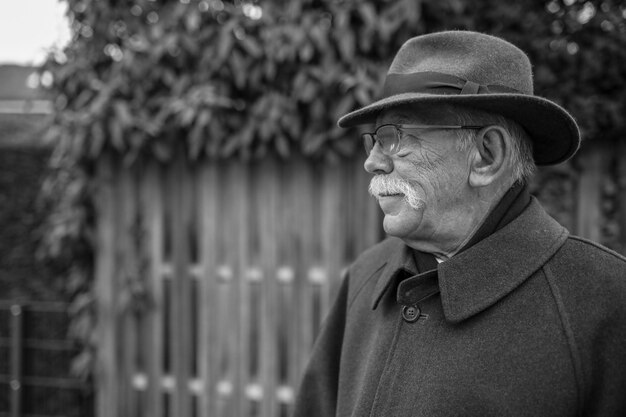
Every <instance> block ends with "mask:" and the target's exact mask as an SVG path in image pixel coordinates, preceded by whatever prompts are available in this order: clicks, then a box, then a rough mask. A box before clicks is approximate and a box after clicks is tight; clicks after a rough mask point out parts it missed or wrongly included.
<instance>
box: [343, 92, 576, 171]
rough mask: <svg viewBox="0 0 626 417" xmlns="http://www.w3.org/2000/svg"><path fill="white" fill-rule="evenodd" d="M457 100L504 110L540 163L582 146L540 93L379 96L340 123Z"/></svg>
mask: <svg viewBox="0 0 626 417" xmlns="http://www.w3.org/2000/svg"><path fill="white" fill-rule="evenodd" d="M417 103H423V104H443V103H450V104H458V105H463V106H467V107H470V108H475V109H478V110H484V111H488V112H493V113H497V114H501V115H502V116H505V117H508V118H509V119H512V120H514V121H516V122H517V123H519V124H520V125H521V126H522V127H523V128H524V129H525V130H526V132H527V133H528V134H529V136H530V137H531V139H532V141H533V157H534V159H535V163H536V164H537V165H554V164H558V163H560V162H564V161H566V160H567V159H569V158H570V157H571V156H572V155H574V154H575V153H576V151H577V150H578V147H579V146H580V132H579V130H578V125H577V124H576V122H575V121H574V119H573V118H572V116H571V115H570V114H569V113H568V112H567V111H566V110H565V109H563V108H562V107H561V106H559V105H558V104H556V103H553V102H552V101H550V100H547V99H544V98H542V97H538V96H529V95H523V94H475V95H434V94H422V93H403V94H397V95H393V96H390V97H386V98H384V99H381V100H378V101H376V102H374V103H372V104H369V105H367V106H365V107H363V108H361V109H358V110H355V111H353V112H351V113H348V114H346V115H344V116H343V117H341V118H340V119H339V121H338V122H337V124H338V125H339V127H353V126H358V125H363V124H369V123H375V122H376V118H377V117H378V115H379V114H380V112H381V111H383V110H387V109H390V108H392V107H396V106H399V105H402V104H417Z"/></svg>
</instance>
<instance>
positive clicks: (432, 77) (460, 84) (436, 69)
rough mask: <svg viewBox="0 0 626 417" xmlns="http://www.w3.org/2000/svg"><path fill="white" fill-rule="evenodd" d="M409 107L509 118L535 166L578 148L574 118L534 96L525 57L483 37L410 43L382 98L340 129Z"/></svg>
mask: <svg viewBox="0 0 626 417" xmlns="http://www.w3.org/2000/svg"><path fill="white" fill-rule="evenodd" d="M411 103H426V104H436V103H451V104H458V105H463V106H466V107H469V108H475V109H478V110H483V111H487V112H492V113H498V114H501V115H502V116H505V117H508V118H510V119H512V120H514V121H516V122H517V123H519V124H520V125H521V126H522V127H524V129H525V130H526V132H527V133H528V134H529V136H530V137H531V139H532V141H533V156H534V159H535V163H536V164H537V165H552V164H558V163H559V162H563V161H565V160H567V159H568V158H569V157H571V156H572V155H574V153H575V152H576V151H577V150H578V147H579V145H580V132H579V130H578V126H577V125H576V122H575V120H574V119H573V117H572V116H571V115H570V114H569V113H568V112H567V111H566V110H565V109H563V108H562V107H561V106H559V105H558V104H556V103H554V102H552V101H550V100H548V99H545V98H543V97H539V96H535V95H534V94H533V74H532V68H531V63H530V60H529V59H528V57H527V56H526V54H525V53H524V52H523V51H522V50H521V49H519V48H517V47H516V46H514V45H513V44H511V43H509V42H507V41H505V40H503V39H500V38H497V37H494V36H490V35H486V34H483V33H477V32H469V31H447V32H438V33H432V34H428V35H423V36H417V37H415V38H412V39H409V40H408V41H407V42H405V43H404V45H402V47H401V48H400V50H399V51H398V53H397V54H396V56H395V58H394V60H393V62H392V63H391V66H390V67H389V71H388V72H387V77H386V79H385V84H384V87H383V94H382V98H381V99H380V100H378V101H375V102H374V103H372V104H369V105H367V106H365V107H363V108H361V109H358V110H355V111H353V112H351V113H348V114H346V115H345V116H343V117H341V118H340V119H339V121H338V125H339V126H340V127H351V126H356V125H361V124H368V123H374V122H375V121H376V117H377V116H378V114H379V113H380V112H381V111H382V110H386V109H389V108H391V107H394V106H398V105H401V104H411Z"/></svg>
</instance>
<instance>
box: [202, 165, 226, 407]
mask: <svg viewBox="0 0 626 417" xmlns="http://www.w3.org/2000/svg"><path fill="white" fill-rule="evenodd" d="M218 175H219V167H218V166H217V163H214V164H207V165H205V166H204V167H203V168H202V171H201V177H200V181H199V188H200V190H199V193H200V195H201V206H200V207H201V210H200V211H199V212H200V213H201V216H202V222H201V224H202V229H201V230H202V245H201V248H200V254H201V264H202V267H203V276H202V278H203V279H202V287H201V290H200V291H201V302H200V319H199V321H198V322H199V326H200V329H199V331H200V348H199V350H198V352H199V356H200V357H199V364H200V378H201V379H202V380H203V381H204V382H205V383H204V391H203V395H202V396H201V403H200V416H201V417H209V416H216V415H218V414H217V413H218V410H217V397H216V390H215V389H216V386H217V384H218V381H219V359H220V356H221V355H220V346H221V343H219V342H218V343H216V340H217V337H219V328H218V319H219V318H220V316H219V313H220V310H219V304H218V300H219V283H218V275H217V272H218V271H217V267H218V260H217V251H216V248H217V246H218V243H217V241H218V235H217V234H218V219H219V212H218V203H219V190H218V187H219V184H220V181H219V180H220V179H219V177H218Z"/></svg>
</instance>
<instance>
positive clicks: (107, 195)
mask: <svg viewBox="0 0 626 417" xmlns="http://www.w3.org/2000/svg"><path fill="white" fill-rule="evenodd" d="M115 170H116V167H115V165H114V162H113V160H112V158H110V157H106V156H105V157H103V158H102V159H101V160H100V163H99V164H98V187H99V189H98V194H97V204H96V210H97V216H98V223H97V239H98V241H97V248H98V251H97V252H96V266H95V290H96V293H97V294H98V297H97V300H96V306H97V312H98V313H97V314H98V325H97V326H98V327H97V334H98V342H99V344H98V346H99V352H98V363H97V369H96V370H95V386H96V415H97V416H98V417H117V416H118V415H120V409H119V408H118V407H119V405H120V401H119V397H118V391H117V389H118V385H117V384H118V383H120V382H122V381H120V375H119V374H118V373H117V369H118V361H117V360H118V358H117V351H118V347H117V343H118V340H117V335H118V329H117V327H118V324H117V320H116V302H115V300H116V298H117V297H118V295H119V293H118V291H117V288H116V283H115V279H114V278H115V271H116V270H117V259H116V256H115V248H116V246H117V245H116V239H117V233H116V232H117V215H118V212H117V204H116V200H115V197H116V195H115V192H114V186H115V184H114V182H113V181H114V172H115Z"/></svg>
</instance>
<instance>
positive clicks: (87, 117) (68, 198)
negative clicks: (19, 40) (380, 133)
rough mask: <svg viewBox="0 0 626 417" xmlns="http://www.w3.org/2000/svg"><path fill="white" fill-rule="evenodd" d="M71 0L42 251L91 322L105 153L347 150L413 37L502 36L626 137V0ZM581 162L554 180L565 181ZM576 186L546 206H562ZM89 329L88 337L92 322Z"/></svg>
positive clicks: (582, 115)
mask: <svg viewBox="0 0 626 417" xmlns="http://www.w3.org/2000/svg"><path fill="white" fill-rule="evenodd" d="M66 1H67V3H68V5H69V15H70V17H71V20H72V27H73V33H74V35H73V39H72V42H71V44H70V45H69V46H68V47H67V48H66V49H65V50H64V51H57V52H56V53H53V54H51V55H50V58H49V59H48V61H47V63H46V64H45V65H44V66H43V67H42V72H44V73H47V74H48V75H52V83H51V86H50V89H51V91H52V92H53V93H54V94H55V96H56V101H55V109H56V113H55V120H54V123H53V125H52V127H51V129H50V135H49V138H50V140H52V141H53V142H54V143H55V148H56V150H55V154H54V157H53V167H54V168H55V169H56V171H55V174H53V175H52V176H51V177H50V178H49V181H48V185H47V191H48V192H47V195H48V196H49V197H50V199H49V201H50V207H51V208H52V215H51V219H52V220H51V222H50V224H51V228H50V233H49V234H48V239H47V241H46V247H47V249H48V251H47V252H48V254H49V256H51V257H52V258H55V259H57V260H58V262H57V263H58V265H59V271H64V273H66V274H69V275H71V276H72V277H74V278H73V279H72V280H71V283H72V284H71V291H72V292H73V293H74V294H75V295H76V296H77V300H79V302H77V305H78V307H77V312H78V313H79V314H78V316H81V314H82V313H81V312H85V314H83V316H81V317H88V316H89V314H91V303H90V299H91V298H90V296H89V295H88V293H89V286H90V282H91V278H90V276H91V270H92V254H91V252H90V251H91V248H92V247H93V242H92V239H91V233H90V230H91V228H92V222H93V214H92V212H93V208H92V207H91V204H92V203H91V195H92V192H93V190H92V188H93V181H92V180H93V162H94V161H95V160H96V159H97V158H98V157H99V156H100V155H102V154H103V153H104V152H111V153H113V154H115V155H118V156H119V157H122V158H124V160H126V161H127V162H128V163H132V162H133V161H135V160H137V159H139V158H144V157H147V158H157V159H159V160H163V161H167V160H168V159H169V158H170V157H171V156H172V155H173V154H174V153H175V152H178V151H180V150H184V152H186V154H187V155H188V157H189V159H190V160H198V159H203V158H225V157H241V158H255V157H262V156H263V155H266V154H267V153H269V152H272V153H278V154H279V155H281V156H283V157H288V156H289V155H290V154H292V153H294V152H298V153H304V154H307V155H310V156H318V157H324V158H329V159H338V158H341V157H342V156H344V155H351V154H353V153H354V152H356V151H357V149H359V144H358V143H357V141H355V140H354V132H351V131H349V130H348V131H343V130H340V129H338V128H337V127H336V125H335V122H336V120H337V118H338V117H339V116H340V115H342V114H345V113H346V112H348V111H350V110H352V109H354V108H356V107H359V106H362V105H364V104H367V103H369V102H371V101H372V100H373V99H375V97H376V96H377V94H378V92H379V89H380V87H381V85H382V80H383V77H384V74H385V72H386V68H387V66H388V64H389V63H390V61H391V59H392V58H393V55H394V54H395V52H396V51H397V49H398V48H399V46H400V45H401V44H402V43H403V42H404V41H405V40H406V39H408V38H409V37H411V36H415V35H418V34H422V33H426V32H432V31H437V30H442V29H472V30H479V31H484V32H488V33H492V34H495V35H499V36H502V37H504V38H506V39H508V40H510V41H512V42H513V43H515V44H517V45H519V46H520V47H521V48H522V49H524V50H526V51H527V52H528V53H529V55H530V57H531V60H532V61H533V62H534V64H535V74H536V90H537V93H538V94H540V95H544V96H547V97H549V98H551V99H554V100H555V101H557V102H559V103H561V104H563V105H565V107H566V108H568V109H570V110H571V111H572V112H573V113H574V115H575V116H576V117H577V118H578V120H579V121H580V123H581V126H582V128H583V130H584V132H585V133H586V137H587V139H588V140H592V139H593V140H599V139H608V140H611V139H612V140H616V139H618V138H620V137H622V136H624V133H625V132H624V126H625V125H624V120H623V117H621V115H622V114H623V113H624V108H623V99H622V97H621V96H620V90H621V86H623V85H624V80H625V79H626V67H624V65H622V63H623V62H625V61H626V47H625V46H626V45H625V39H626V24H625V22H624V17H625V16H626V6H624V5H623V4H622V2H621V1H618V0H602V1H581V0H543V1H536V0H521V1H516V2H502V1H497V0H482V1H480V2H465V1H462V0H422V1H419V0H396V1H391V0H381V1H373V0H366V1H357V0H290V1H285V0H273V1H269V0H268V1H266V2H257V1H255V0H254V1H242V0H229V1H223V0H179V1H173V0H97V1H96V0H66ZM572 169H573V168H572V166H571V165H566V168H565V174H564V173H563V171H558V172H557V175H559V176H563V178H569V179H571V178H572V175H570V174H571V170H572ZM568 170H569V174H568ZM561 183H562V182H561ZM567 187H570V188H571V184H570V185H567V186H565V188H560V189H557V190H554V192H552V197H550V196H548V197H546V198H547V200H548V201H550V199H552V200H553V201H554V202H555V204H554V206H555V207H559V205H558V204H556V203H558V202H559V201H560V200H561V197H560V196H561V195H563V193H568V192H570V191H569V190H570V188H567ZM557 188H558V187H557ZM565 209H567V208H565ZM82 320H83V321H82V323H83V324H82V325H81V326H78V328H80V329H83V330H84V329H88V328H90V323H91V322H90V319H82ZM85 323H87V325H85ZM80 333H81V336H82V337H84V338H88V331H80ZM85 364H86V365H85V367H86V366H88V361H85Z"/></svg>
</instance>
